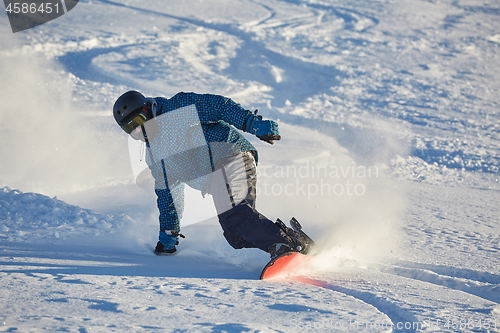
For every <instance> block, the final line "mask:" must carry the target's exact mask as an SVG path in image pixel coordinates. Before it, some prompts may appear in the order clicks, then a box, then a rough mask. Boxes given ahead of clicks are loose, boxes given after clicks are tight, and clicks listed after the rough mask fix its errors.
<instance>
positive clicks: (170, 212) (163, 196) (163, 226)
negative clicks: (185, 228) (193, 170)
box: [155, 182, 184, 232]
mask: <svg viewBox="0 0 500 333" xmlns="http://www.w3.org/2000/svg"><path fill="white" fill-rule="evenodd" d="M155 192H156V196H157V204H158V211H159V212H160V216H159V221H160V231H165V230H173V231H177V232H178V231H179V230H180V220H181V218H182V213H183V210H184V183H181V182H177V183H175V184H169V185H167V187H166V188H161V189H155Z"/></svg>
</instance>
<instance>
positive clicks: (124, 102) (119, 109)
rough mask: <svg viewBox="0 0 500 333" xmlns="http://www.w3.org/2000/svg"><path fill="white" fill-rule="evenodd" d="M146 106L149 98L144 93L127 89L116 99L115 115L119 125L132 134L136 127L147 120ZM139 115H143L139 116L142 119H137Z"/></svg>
mask: <svg viewBox="0 0 500 333" xmlns="http://www.w3.org/2000/svg"><path fill="white" fill-rule="evenodd" d="M145 106H147V99H146V97H144V95H143V94H141V93H140V92H138V91H134V90H132V91H127V92H126V93H124V94H123V95H121V96H120V97H118V99H117V100H116V102H115V105H114V106H113V116H114V117H115V120H116V122H117V123H118V125H120V127H121V128H122V129H123V130H124V131H125V132H127V133H129V134H130V132H132V131H133V130H134V128H135V127H137V126H140V125H142V124H143V123H144V122H145V121H146V114H145V112H144V111H145V109H144V107H145ZM138 115H143V116H142V117H139V118H141V119H136V118H138V117H137V116H138ZM142 118H144V119H142Z"/></svg>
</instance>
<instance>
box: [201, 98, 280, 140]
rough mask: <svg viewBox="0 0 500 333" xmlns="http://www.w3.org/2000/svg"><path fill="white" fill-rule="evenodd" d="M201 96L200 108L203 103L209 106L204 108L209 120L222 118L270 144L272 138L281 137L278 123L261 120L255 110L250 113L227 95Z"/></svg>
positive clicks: (277, 138) (278, 138)
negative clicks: (202, 100)
mask: <svg viewBox="0 0 500 333" xmlns="http://www.w3.org/2000/svg"><path fill="white" fill-rule="evenodd" d="M203 98H204V99H205V102H206V103H202V105H201V106H202V107H201V109H202V110H203V109H204V108H203V106H205V105H210V106H211V107H209V108H206V109H205V111H207V113H208V114H207V115H208V119H209V120H210V121H219V120H223V121H225V122H227V123H229V124H231V125H233V126H235V127H236V128H238V129H240V130H242V131H244V132H248V133H251V134H254V135H255V136H257V137H258V138H259V139H261V140H263V141H266V142H268V143H270V144H273V140H280V139H281V136H280V134H279V130H278V124H277V123H276V122H275V121H273V120H263V119H262V116H258V115H257V114H256V112H255V113H252V112H251V111H249V110H245V109H244V108H243V107H242V106H241V105H240V104H237V103H235V102H234V101H233V100H232V99H230V98H227V97H223V96H218V95H203ZM197 106H198V105H197ZM202 122H203V120H202Z"/></svg>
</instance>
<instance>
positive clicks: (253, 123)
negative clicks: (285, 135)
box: [244, 114, 281, 144]
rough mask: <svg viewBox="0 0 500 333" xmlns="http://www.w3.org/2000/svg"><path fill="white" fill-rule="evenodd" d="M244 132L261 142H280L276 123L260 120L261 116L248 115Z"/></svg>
mask: <svg viewBox="0 0 500 333" xmlns="http://www.w3.org/2000/svg"><path fill="white" fill-rule="evenodd" d="M244 130H245V132H248V133H251V134H255V136H256V137H258V138H259V139H261V140H262V141H266V142H267V143H270V144H273V143H274V142H273V140H280V139H281V135H280V133H279V130H278V123H276V122H275V121H273V120H262V116H257V115H256V114H252V115H250V116H249V117H248V118H247V120H246V122H245V126H244Z"/></svg>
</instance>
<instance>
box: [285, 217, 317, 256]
mask: <svg viewBox="0 0 500 333" xmlns="http://www.w3.org/2000/svg"><path fill="white" fill-rule="evenodd" d="M276 223H277V224H278V226H279V227H280V228H281V230H282V231H283V232H284V233H285V234H286V235H287V236H288V238H289V239H290V240H291V245H292V247H293V249H294V250H295V251H296V252H300V253H302V254H308V253H310V252H311V251H312V249H313V248H314V246H315V243H314V241H313V240H312V238H311V237H309V236H308V235H307V234H306V233H305V232H304V231H303V230H302V225H301V224H300V223H299V221H297V219H296V218H295V217H292V219H291V220H290V225H291V226H292V228H289V227H287V226H286V224H285V223H284V222H283V221H281V220H280V219H277V220H276Z"/></svg>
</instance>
